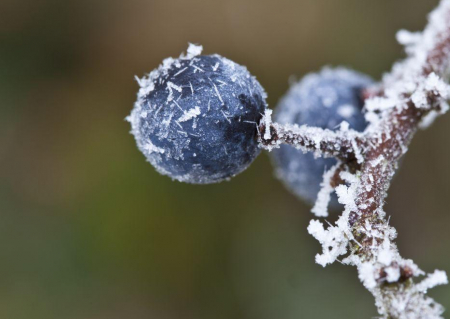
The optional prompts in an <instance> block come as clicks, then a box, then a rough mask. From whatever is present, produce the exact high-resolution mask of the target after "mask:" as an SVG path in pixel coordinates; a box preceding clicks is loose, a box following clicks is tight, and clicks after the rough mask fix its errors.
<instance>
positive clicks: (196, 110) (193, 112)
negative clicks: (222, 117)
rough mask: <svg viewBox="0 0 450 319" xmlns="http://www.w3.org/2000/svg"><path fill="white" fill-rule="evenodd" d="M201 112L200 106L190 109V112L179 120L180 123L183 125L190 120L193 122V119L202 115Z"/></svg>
mask: <svg viewBox="0 0 450 319" xmlns="http://www.w3.org/2000/svg"><path fill="white" fill-rule="evenodd" d="M200 113H201V111H200V108H199V107H198V106H196V107H194V108H192V109H190V110H189V111H187V112H185V113H184V114H183V115H182V116H181V117H180V118H179V119H178V122H179V123H182V122H186V121H189V120H192V119H193V118H195V117H197V116H198V115H200Z"/></svg>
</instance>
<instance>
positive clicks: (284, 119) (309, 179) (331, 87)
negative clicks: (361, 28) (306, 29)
mask: <svg viewBox="0 0 450 319" xmlns="http://www.w3.org/2000/svg"><path fill="white" fill-rule="evenodd" d="M371 84H373V81H372V80H371V79H370V78H369V77H367V76H365V75H363V74H360V73H358V72H355V71H351V70H347V69H343V68H336V69H330V68H325V69H323V70H322V71H321V72H318V73H314V74H309V75H307V76H305V77H304V78H303V79H302V80H301V81H300V82H298V83H296V84H294V85H292V86H291V88H290V89H289V91H288V92H287V93H286V95H285V96H284V97H283V98H282V99H281V100H280V102H279V104H278V107H277V109H276V112H275V120H276V122H278V123H281V124H287V123H290V124H298V125H303V124H307V125H309V126H317V127H321V128H324V129H325V128H327V129H332V130H334V129H336V128H337V127H338V126H339V124H340V123H341V122H343V121H346V122H348V123H349V124H350V128H352V129H354V130H357V131H363V130H364V129H365V127H366V125H367V123H366V121H365V119H364V114H363V113H362V108H363V104H364V101H363V99H362V92H361V91H362V89H363V88H366V87H368V86H370V85H371ZM271 154H272V159H273V161H272V162H273V164H274V166H275V174H276V176H277V177H278V178H279V179H280V180H281V181H282V182H283V183H284V184H285V185H286V187H287V188H288V189H289V190H291V191H292V192H293V193H294V194H296V195H297V196H299V197H300V198H301V199H303V200H304V201H306V202H307V203H310V204H312V203H314V202H315V200H316V198H317V193H318V192H319V190H320V183H321V182H322V176H323V173H324V172H325V171H326V169H327V168H331V167H332V166H333V165H335V164H336V160H335V159H333V158H314V155H313V154H311V153H307V154H303V152H302V151H301V150H297V149H295V148H294V147H292V146H289V145H281V147H280V148H279V149H275V150H273V151H272V152H271ZM331 204H332V206H334V207H336V206H337V205H338V204H337V199H336V196H335V195H333V197H332V201H331Z"/></svg>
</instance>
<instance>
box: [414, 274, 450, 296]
mask: <svg viewBox="0 0 450 319" xmlns="http://www.w3.org/2000/svg"><path fill="white" fill-rule="evenodd" d="M447 284H448V278H447V274H446V273H445V271H442V270H435V271H434V273H432V274H429V275H428V276H427V278H425V279H424V280H422V281H421V282H420V283H419V284H418V285H417V289H418V290H419V291H422V292H426V291H427V290H428V289H431V288H434V287H436V286H439V285H447Z"/></svg>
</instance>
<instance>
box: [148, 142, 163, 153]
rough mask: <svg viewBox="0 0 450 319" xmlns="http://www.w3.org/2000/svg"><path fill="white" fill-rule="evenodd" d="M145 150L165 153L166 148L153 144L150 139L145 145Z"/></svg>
mask: <svg viewBox="0 0 450 319" xmlns="http://www.w3.org/2000/svg"><path fill="white" fill-rule="evenodd" d="M144 150H146V151H148V152H150V153H160V154H164V149H162V148H160V147H157V146H155V145H153V144H152V142H150V140H149V141H148V142H147V144H145V145H144Z"/></svg>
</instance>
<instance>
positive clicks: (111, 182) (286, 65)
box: [0, 0, 450, 319]
mask: <svg viewBox="0 0 450 319" xmlns="http://www.w3.org/2000/svg"><path fill="white" fill-rule="evenodd" d="M437 3H438V0H426V1H424V0H422V1H417V0H395V1H373V0H340V1H329V0H328V1H327V0H278V1H270V0H227V1H224V0H148V1H143V0H142V1H140V0H128V1H119V0H108V1H107V0H72V1H63V0H1V2H0V318H8V319H9V318H12V319H22V318H23V319H29V318H34V319H39V318H45V319H52V318H55V319H56V318H58V319H61V318H64V319H66V318H67V319H103V318H105V319H106V318H108V319H116V318H117V319H119V318H133V319H141V318H158V319H160V318H161V319H172V318H173V319H178V318H183V319H186V318H187V319H189V318H192V319H194V318H195V319H209V318H215V319H222V318H237V319H278V318H283V319H290V318H292V319H293V318H347V319H351V318H355V319H356V318H358V319H360V318H371V317H373V316H376V309H375V306H374V304H373V300H372V297H371V295H370V294H369V293H368V292H367V291H366V290H365V289H364V288H363V287H362V285H361V284H360V283H359V281H358V279H357V275H356V270H355V269H354V268H352V267H345V266H342V265H340V264H333V265H331V266H329V267H327V268H325V269H323V268H322V267H321V266H319V265H317V264H315V263H314V256H315V254H316V253H318V252H319V250H320V247H319V244H318V243H317V242H316V241H315V240H314V239H313V238H312V237H311V236H309V235H308V234H307V232H306V227H307V225H308V222H309V220H310V219H311V218H312V215H311V213H310V212H309V207H308V206H306V205H305V204H303V203H302V202H300V201H298V200H297V199H296V198H295V197H294V196H292V195H291V194H290V193H289V192H288V191H286V190H285V189H284V187H283V186H282V185H281V184H280V183H279V182H278V181H277V180H275V179H274V177H273V171H272V168H271V165H270V162H269V160H268V157H267V155H266V154H263V155H261V156H259V158H258V159H257V160H256V161H255V163H254V164H253V165H252V166H251V167H250V169H248V170H247V171H246V172H244V173H243V174H241V175H239V176H237V177H236V178H234V179H232V180H231V181H230V182H224V183H221V184H217V185H209V186H193V185H187V184H181V183H178V182H172V181H171V180H170V179H169V178H167V177H164V176H160V175H158V174H157V173H156V172H155V170H154V169H153V167H151V166H150V165H149V164H148V163H147V162H146V161H145V160H144V157H143V156H142V154H140V153H139V151H138V150H137V148H136V146H135V141H134V139H133V137H132V136H131V135H130V134H129V130H130V126H129V123H127V122H125V121H124V118H125V117H126V116H127V115H128V114H129V112H130V110H131V108H132V105H133V103H134V100H135V97H136V93H137V89H138V86H137V83H136V82H135V80H134V75H138V76H142V75H144V74H145V73H147V72H150V71H151V70H152V69H154V68H155V67H157V66H158V65H159V63H160V62H161V61H162V60H163V59H164V58H166V57H168V56H178V55H179V54H180V53H181V52H182V51H185V50H186V48H187V44H188V42H193V43H200V44H202V45H203V46H204V48H205V50H204V53H206V54H211V53H220V54H221V55H224V56H226V57H228V58H230V59H232V60H234V61H236V62H238V63H240V64H243V65H246V66H247V67H248V68H249V70H250V71H251V72H252V73H253V74H254V75H255V76H256V77H257V78H258V79H259V81H260V82H261V83H262V85H263V86H264V87H265V88H266V90H267V92H268V94H269V100H268V101H269V104H270V105H271V106H272V107H274V106H275V105H276V103H277V101H278V99H279V98H280V97H281V96H282V94H283V93H284V92H285V91H286V90H287V88H288V79H289V78H290V77H291V76H295V77H296V78H300V77H301V76H302V75H304V74H306V73H308V72H312V71H317V70H319V69H320V68H321V67H322V66H324V65H331V66H336V65H344V66H348V67H351V68H354V69H357V70H359V71H361V72H365V73H367V74H369V75H371V76H373V77H374V78H376V79H379V78H380V76H381V74H382V73H383V72H386V71H388V70H389V69H390V66H391V64H392V63H393V62H394V61H396V60H398V59H400V58H401V57H403V53H402V48H401V47H400V46H399V45H397V43H396V42H395V32H396V31H397V30H398V29H400V28H406V29H410V30H421V29H422V28H423V26H424V25H425V23H426V14H427V13H428V12H429V11H430V10H431V9H432V8H434V7H435V6H436V5H437ZM449 134H450V115H447V116H445V117H442V118H440V119H439V120H438V121H437V122H436V123H435V125H433V126H432V127H431V128H430V129H428V130H427V131H424V132H420V133H419V134H418V135H417V136H416V138H415V139H414V141H413V143H412V146H411V148H410V151H409V152H408V155H407V156H406V158H405V160H404V162H403V165H402V168H401V170H400V171H399V173H398V175H397V176H396V178H395V180H394V183H393V185H392V187H391V190H390V194H389V197H388V204H387V211H388V213H389V214H390V215H391V216H392V217H391V223H392V224H393V225H394V226H395V227H396V228H397V229H398V231H399V238H398V244H399V246H400V251H401V252H402V254H403V256H405V257H409V258H412V259H413V260H415V261H416V262H417V263H418V264H419V265H420V266H421V267H422V268H423V269H424V270H426V271H433V270H434V269H435V268H440V269H444V270H447V271H450V253H449V252H450V232H449V231H448V229H449V225H450V214H449V207H450V204H449V197H447V196H449V195H450V193H449V181H450V169H449V163H450V152H449V147H450V144H449V141H448V139H447V137H448V136H449ZM332 219H333V217H332ZM431 295H432V296H433V297H436V298H437V301H439V302H441V303H443V305H444V306H446V308H450V288H449V287H448V286H447V287H439V288H436V289H434V290H433V291H432V292H431Z"/></svg>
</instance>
